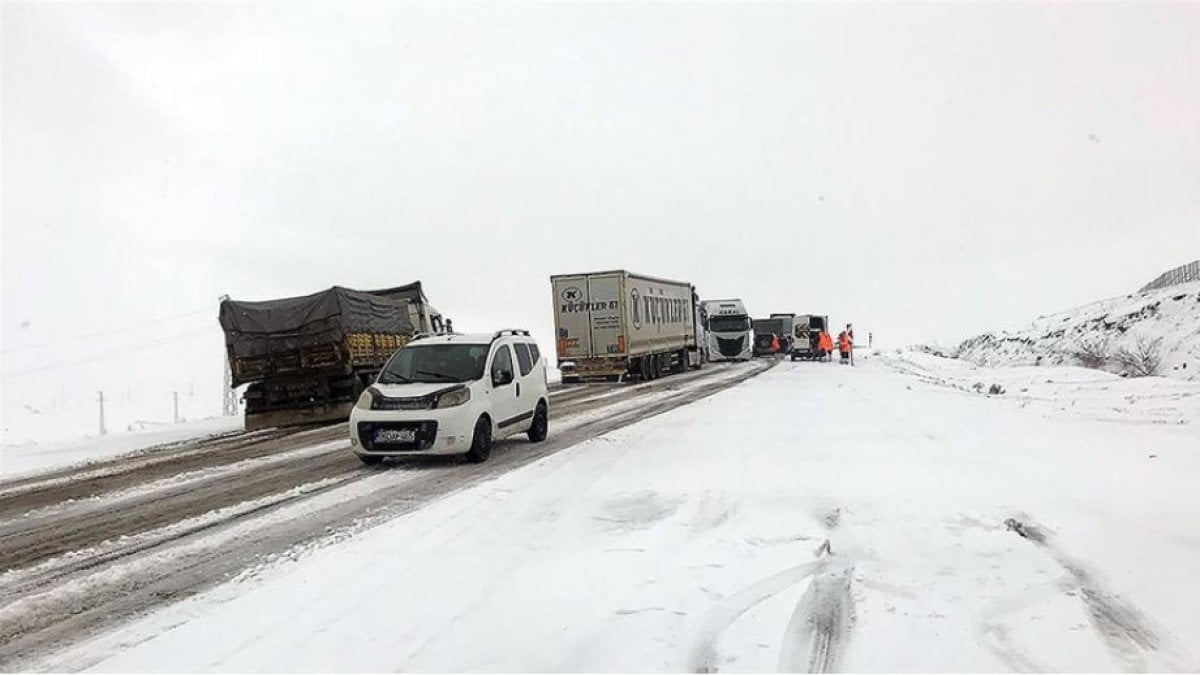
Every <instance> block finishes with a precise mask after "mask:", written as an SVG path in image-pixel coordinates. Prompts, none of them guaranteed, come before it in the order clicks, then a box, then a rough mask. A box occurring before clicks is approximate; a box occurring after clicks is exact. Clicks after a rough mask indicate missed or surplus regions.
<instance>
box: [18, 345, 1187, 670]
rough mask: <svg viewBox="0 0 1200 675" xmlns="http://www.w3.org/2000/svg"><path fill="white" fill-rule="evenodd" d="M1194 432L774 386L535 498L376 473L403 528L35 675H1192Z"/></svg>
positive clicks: (508, 458)
mask: <svg viewBox="0 0 1200 675" xmlns="http://www.w3.org/2000/svg"><path fill="white" fill-rule="evenodd" d="M729 372H733V371H729ZM974 383H980V384H982V385H984V387H981V389H984V390H986V388H987V387H988V386H989V385H991V384H993V383H997V384H1000V385H1002V386H1003V387H1004V388H1006V390H1008V391H1009V392H1010V393H1007V394H1004V395H999V396H986V395H983V394H980V393H978V391H977V388H975V387H974V386H973V384H974ZM644 395H645V396H647V397H659V398H655V399H654V400H656V401H658V402H659V404H661V405H671V401H670V396H671V394H669V393H666V392H652V391H647V392H645V394H644ZM1145 400H1149V401H1151V402H1150V403H1149V404H1144V403H1143V401H1145ZM1077 402H1079V405H1076V403H1077ZM1198 405H1200V385H1192V384H1190V383H1183V384H1182V385H1181V384H1180V383H1177V382H1166V381H1160V380H1140V381H1136V382H1135V381H1128V380H1122V379H1121V378H1116V377H1111V376H1107V375H1103V374H1099V375H1097V374H1095V373H1093V372H1091V371H1082V370H1078V369H1073V368H1041V369H999V370H994V371H993V370H987V369H978V368H972V367H970V366H966V365H964V364H961V363H960V362H950V361H944V360H941V359H935V358H932V357H926V356H924V355H913V354H904V355H901V354H894V355H888V356H879V357H874V358H864V359H862V360H861V361H860V365H859V366H858V367H854V368H850V367H844V366H839V365H836V364H814V363H783V364H781V365H780V366H778V367H776V368H775V369H773V370H772V371H770V372H768V373H765V374H763V375H762V376H759V377H756V378H753V379H752V380H748V381H745V382H744V383H742V384H740V385H739V386H735V387H732V388H728V389H725V390H724V391H721V392H719V393H717V394H715V395H712V396H709V397H707V398H704V399H703V400H698V401H697V402H695V403H692V404H691V405H687V406H683V407H675V408H674V409H672V410H670V411H668V412H665V413H664V414H661V415H658V416H655V417H653V418H652V419H645V420H643V421H640V422H637V423H635V424H629V425H620V424H618V425H616V427H619V428H616V430H614V431H611V432H609V433H605V434H603V435H600V436H596V435H595V434H586V433H582V430H583V428H584V426H586V424H590V423H589V422H576V424H579V425H581V426H578V427H575V428H574V431H572V427H571V426H570V425H568V424H559V428H560V429H562V428H563V427H564V426H565V427H566V429H567V433H564V434H563V438H562V439H561V440H560V441H559V442H560V443H568V442H570V443H578V444H577V445H575V446H574V447H571V448H567V449H565V450H562V451H559V452H553V453H552V454H551V453H549V452H548V453H546V454H545V455H543V456H541V458H539V459H537V460H536V461H532V462H524V461H522V462H520V464H522V466H520V467H519V468H516V464H517V463H515V462H513V460H512V458H513V457H515V456H517V453H516V452H515V451H514V450H508V451H506V452H503V453H501V454H500V455H498V457H499V458H500V461H499V462H497V463H496V464H495V465H494V466H493V465H491V464H488V465H484V467H487V468H486V469H485V471H484V472H483V473H481V474H479V475H472V476H471V477H470V478H466V479H464V478H462V476H463V475H464V474H461V473H458V472H457V471H458V470H459V469H461V468H462V467H455V470H456V472H455V473H451V472H448V471H440V470H439V471H437V473H436V474H434V475H431V476H426V475H424V473H425V472H424V471H422V470H419V469H414V470H413V471H405V472H396V471H391V472H383V473H382V474H380V475H379V476H377V477H375V478H373V479H371V480H378V481H382V482H380V483H377V484H375V485H374V486H373V487H372V488H371V490H370V492H364V499H367V498H368V496H367V495H368V494H369V493H373V492H374V491H376V490H383V491H384V494H387V491H388V490H392V492H391V493H390V496H387V497H386V498H384V502H393V503H394V502H395V501H396V500H401V499H402V498H403V497H404V496H405V495H407V496H409V497H410V498H411V503H409V504H408V505H407V506H396V507H394V508H393V509H392V510H390V511H389V510H384V511H383V512H382V513H380V514H379V517H378V518H376V519H374V520H370V519H368V520H369V522H368V523H364V526H365V525H366V524H370V523H372V522H374V523H378V526H377V527H372V528H370V529H365V527H363V528H357V530H353V529H352V530H350V532H351V533H352V534H353V536H346V537H344V538H343V539H344V540H340V541H336V542H335V543H332V544H328V543H327V544H326V545H324V546H319V547H318V546H311V547H308V548H300V549H293V551H292V552H291V554H289V555H287V556H284V557H282V558H280V559H277V560H274V561H273V562H270V563H268V564H263V565H260V566H258V567H256V568H254V569H252V570H250V571H247V572H243V573H242V574H240V575H239V576H238V578H237V579H235V580H233V581H232V582H230V583H225V584H220V585H218V586H216V587H213V588H211V589H209V590H207V591H205V592H203V593H198V594H192V593H190V592H185V593H183V594H181V595H176V596H174V597H183V596H191V597H187V598H186V599H184V600H183V601H182V602H178V603H174V604H171V605H169V606H166V607H165V608H163V609H162V610H161V611H157V612H154V613H152V614H150V615H148V616H145V617H143V618H141V619H138V620H134V621H130V622H128V623H126V624H124V625H122V626H119V627H117V628H115V629H113V630H110V631H108V632H106V633H104V634H101V635H99V636H97V637H94V638H92V639H89V640H87V641H85V642H83V643H81V644H78V645H75V646H73V647H70V648H66V649H62V650H60V651H58V652H56V653H53V654H50V655H47V656H45V657H44V658H41V659H37V660H34V661H29V662H25V663H24V664H23V665H28V666H31V667H37V668H46V669H54V670H60V669H66V670H76V669H82V668H94V669H95V670H98V671H164V670H165V671H266V670H270V671H296V670H300V671H358V670H369V671H396V670H417V671H460V670H467V671H481V670H482V671H495V670H499V671H514V670H517V671H545V670H550V671H596V670H601V671H684V672H715V671H729V670H735V671H777V670H782V671H814V672H818V671H838V670H842V671H1003V670H1016V671H1027V670H1039V671H1041V670H1075V671H1078V670H1085V671H1154V670H1195V669H1196V668H1197V667H1200V660H1198V657H1197V654H1196V645H1198V644H1200V614H1198V613H1197V612H1196V611H1195V608H1196V607H1198V606H1200V587H1198V586H1197V584H1195V583H1194V570H1196V569H1200V500H1197V499H1195V493H1196V487H1195V486H1196V485H1197V484H1198V483H1200V436H1198V434H1197V427H1196V424H1197V423H1198V422H1200V420H1198V416H1197V411H1198V407H1197V406H1198ZM621 406H622V403H621V401H620V400H619V397H618V398H615V399H614V400H613V407H606V408H604V409H602V411H601V413H600V414H601V417H602V418H603V419H606V420H610V421H611V420H612V419H614V418H617V417H620V416H621V415H623V414H626V413H623V412H619V411H621V410H622V409H623V408H621ZM614 411H618V412H614ZM577 419H579V418H577ZM576 434H578V436H576ZM584 438H589V439H591V440H585V441H582V442H580V441H581V440H582V439H584ZM572 439H574V440H572ZM556 447H558V446H556ZM509 462H513V463H511V464H510V463H509ZM439 469H440V467H439ZM439 480H445V481H451V482H452V483H453V485H455V486H456V487H455V489H454V490H444V489H440V488H438V487H437V485H438V481H439ZM369 482H370V481H357V482H356V483H355V484H353V485H350V486H343V487H341V488H337V489H336V490H332V491H330V492H329V493H325V494H324V495H318V496H317V497H314V498H312V499H309V500H305V501H304V502H302V503H303V504H308V505H310V507H311V506H312V505H314V504H316V503H319V501H320V500H321V499H323V498H325V497H326V496H327V495H328V494H332V493H334V492H337V491H339V490H349V489H352V488H354V486H355V485H364V484H366V483H369ZM467 484H470V485H472V486H471V487H469V488H466V489H463V488H464V486H465V485H467ZM397 486H398V487H397ZM438 496H442V497H443V498H440V499H435V497H438ZM371 499H372V500H373V501H372V502H370V503H375V504H379V503H384V502H381V501H380V497H379V496H378V495H374V496H372V497H371ZM337 503H339V504H346V503H348V502H346V501H344V500H343V501H339V502H337ZM365 503H366V502H364V504H365ZM354 508H356V509H358V511H359V512H361V511H362V510H363V505H362V504H358V505H356V506H355V507H354ZM314 512H315V513H321V512H320V511H318V510H315V509H314ZM401 513H403V515H399V514H401ZM300 520H303V519H300ZM384 521H386V522H384ZM315 522H317V523H320V522H321V520H320V518H319V517H318V518H317V519H316V521H315ZM296 523H297V519H296V518H295V517H294V516H293V518H292V520H288V521H275V522H274V525H273V526H272V527H269V528H267V527H264V528H262V529H260V530H258V531H256V532H255V533H254V535H255V536H256V537H263V536H265V537H267V538H268V539H269V538H270V537H271V536H276V533H279V532H285V531H287V530H288V529H289V528H290V527H294V526H296ZM293 534H294V533H293ZM289 536H291V535H289ZM206 541H207V542H208V543H209V544H210V545H211V544H212V543H213V542H212V538H211V537H209V538H208V539H206ZM277 544H278V542H267V546H268V548H271V549H273V550H279V548H280V547H279V546H278V545H277ZM251 549H252V547H248V546H246V545H244V544H243V545H242V546H241V547H240V549H239V548H235V549H234V550H243V551H246V550H251ZM214 560H220V558H215V557H214V558H212V559H211V560H210V562H209V563H207V564H208V565H213V564H216V563H214V562H212V561H214ZM59 591H60V594H61V589H59ZM143 592H145V591H143ZM150 592H153V589H151V591H150ZM18 609H19V608H18ZM6 612H8V613H7V614H6ZM18 614H19V612H18ZM28 615H36V613H33V614H27V616H28ZM6 616H12V613H11V612H9V610H0V620H4V617H6ZM64 623H65V624H66V625H69V624H70V622H69V621H66V622H64ZM37 634H41V635H43V636H45V635H46V633H45V632H40V633H37ZM42 644H43V645H44V644H46V643H44V642H43V643H42Z"/></svg>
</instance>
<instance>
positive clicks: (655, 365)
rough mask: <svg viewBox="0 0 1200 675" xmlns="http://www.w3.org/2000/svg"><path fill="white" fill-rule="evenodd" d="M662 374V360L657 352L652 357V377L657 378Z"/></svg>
mask: <svg viewBox="0 0 1200 675" xmlns="http://www.w3.org/2000/svg"><path fill="white" fill-rule="evenodd" d="M661 376H662V361H661V360H660V359H659V358H658V355H657V354H656V355H654V356H651V357H650V379H652V380H657V379H658V378H659V377H661Z"/></svg>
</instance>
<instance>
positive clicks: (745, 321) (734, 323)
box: [708, 316, 750, 333]
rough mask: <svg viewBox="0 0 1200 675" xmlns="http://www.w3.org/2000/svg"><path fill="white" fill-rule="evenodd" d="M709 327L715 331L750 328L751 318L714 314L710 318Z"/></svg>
mask: <svg viewBox="0 0 1200 675" xmlns="http://www.w3.org/2000/svg"><path fill="white" fill-rule="evenodd" d="M708 329H709V330H711V331H712V332H714V333H736V332H739V331H744V330H750V319H749V318H748V317H745V316H712V317H709V319H708Z"/></svg>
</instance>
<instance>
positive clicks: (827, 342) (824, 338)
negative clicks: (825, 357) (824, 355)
mask: <svg viewBox="0 0 1200 675" xmlns="http://www.w3.org/2000/svg"><path fill="white" fill-rule="evenodd" d="M817 346H818V347H820V348H821V349H824V350H825V351H827V352H831V351H833V338H832V337H830V336H829V333H826V332H825V331H821V337H820V338H818V339H817Z"/></svg>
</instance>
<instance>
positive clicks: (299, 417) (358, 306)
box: [220, 281, 450, 430]
mask: <svg viewBox="0 0 1200 675" xmlns="http://www.w3.org/2000/svg"><path fill="white" fill-rule="evenodd" d="M220 322H221V328H222V329H223V330H224V331H225V351H226V357H227V358H228V361H229V370H230V374H231V376H232V386H234V387H238V386H241V385H248V386H247V388H246V392H245V396H244V398H245V402H246V429H247V430H250V429H261V428H264V427H278V426H287V425H292V424H306V423H311V422H328V421H338V420H344V419H347V418H349V415H350V409H351V407H352V406H353V405H354V402H355V400H356V399H357V398H358V396H359V395H360V394H361V393H362V392H363V390H364V389H365V388H366V387H367V386H369V385H370V384H371V382H372V381H374V379H375V376H376V375H377V374H378V373H379V369H380V368H382V367H383V364H384V363H385V362H386V361H387V359H388V357H390V356H391V355H392V354H393V353H394V352H395V351H396V350H397V349H400V348H401V347H403V346H404V345H405V344H407V343H408V341H409V340H411V339H412V337H413V336H414V335H416V334H419V333H443V332H447V331H448V330H449V328H450V325H449V323H450V322H449V321H444V320H443V318H442V316H441V315H440V314H439V313H438V312H437V310H435V309H434V308H433V307H431V306H430V305H429V302H428V300H427V299H426V297H425V293H424V291H423V290H422V288H421V282H419V281H418V282H415V283H412V284H408V285H407V286H398V287H396V288H386V289H381V290H377V291H357V290H353V289H349V288H343V287H341V286H334V287H333V288H330V289H328V290H324V291H320V292H318V293H313V294H312V295H305V296H300V297H294V298H282V299H279V300H266V301H262V302H245V301H239V300H230V299H228V298H225V299H224V300H222V302H221V308H220Z"/></svg>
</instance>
